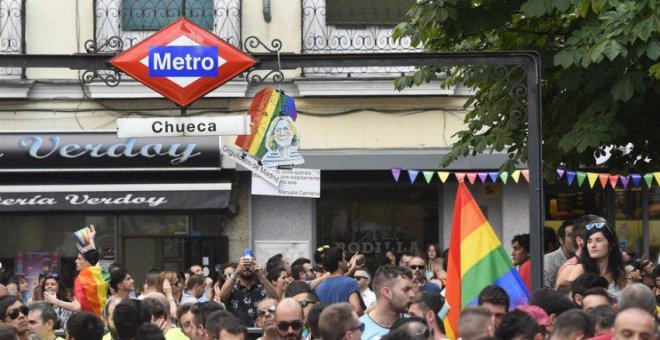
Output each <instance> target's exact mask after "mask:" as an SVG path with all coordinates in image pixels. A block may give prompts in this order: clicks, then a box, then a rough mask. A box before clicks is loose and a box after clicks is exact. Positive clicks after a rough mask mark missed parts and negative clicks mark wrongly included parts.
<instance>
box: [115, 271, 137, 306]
mask: <svg viewBox="0 0 660 340" xmlns="http://www.w3.org/2000/svg"><path fill="white" fill-rule="evenodd" d="M110 288H112V290H113V291H114V292H115V294H114V295H115V296H117V297H119V298H120V299H122V300H123V299H128V298H129V294H130V293H131V292H132V291H133V290H134V289H135V280H133V277H131V274H130V273H129V272H128V270H126V269H124V268H120V269H117V270H114V271H112V272H111V273H110Z"/></svg>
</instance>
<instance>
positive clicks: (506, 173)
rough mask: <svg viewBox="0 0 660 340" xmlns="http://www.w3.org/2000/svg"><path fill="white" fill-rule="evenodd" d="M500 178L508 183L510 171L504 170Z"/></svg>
mask: <svg viewBox="0 0 660 340" xmlns="http://www.w3.org/2000/svg"><path fill="white" fill-rule="evenodd" d="M500 179H501V180H502V183H504V184H506V181H507V180H508V179H509V173H508V172H506V171H502V173H501V174H500Z"/></svg>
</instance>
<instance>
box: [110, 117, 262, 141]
mask: <svg viewBox="0 0 660 340" xmlns="http://www.w3.org/2000/svg"><path fill="white" fill-rule="evenodd" d="M249 133H250V116H248V115H242V116H223V117H162V118H119V119H117V137H119V138H129V137H166V136H167V137H185V136H229V135H244V134H249Z"/></svg>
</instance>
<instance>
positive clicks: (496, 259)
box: [444, 181, 529, 339]
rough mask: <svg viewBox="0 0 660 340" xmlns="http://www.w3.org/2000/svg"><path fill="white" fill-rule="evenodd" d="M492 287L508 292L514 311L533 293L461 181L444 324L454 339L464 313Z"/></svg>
mask: <svg viewBox="0 0 660 340" xmlns="http://www.w3.org/2000/svg"><path fill="white" fill-rule="evenodd" d="M491 284H496V285H498V286H500V287H502V288H504V290H506V292H507V293H508V294H509V299H510V301H511V303H510V309H513V308H515V307H516V306H518V305H520V304H526V303H527V301H528V300H529V291H528V290H527V287H526V286H525V284H524V283H523V281H522V279H521V278H520V275H518V271H517V270H516V269H515V268H514V267H513V264H512V263H511V259H510V258H509V255H508V254H507V253H506V251H504V247H502V243H501V242H500V240H499V239H498V238H497V235H496V234H495V231H494V230H493V227H492V226H491V225H490V223H489V222H488V220H487V219H486V217H485V216H484V214H483V212H481V209H479V205H477V201H476V200H475V199H474V197H473V196H472V194H471V193H470V190H469V189H468V188H467V186H466V185H465V182H463V181H461V182H460V183H459V184H458V191H457V192H456V203H455V204H454V219H453V222H452V226H451V239H450V243H449V260H448V264H447V288H446V291H445V301H446V303H447V304H448V305H449V314H447V318H445V320H444V324H445V331H446V333H447V336H448V337H449V338H450V339H456V338H458V337H459V336H460V335H459V334H457V333H458V317H459V315H460V314H461V311H462V310H463V309H464V308H465V307H467V306H472V305H476V304H477V298H478V296H479V293H480V292H481V290H482V289H484V288H485V287H486V286H489V285H491Z"/></svg>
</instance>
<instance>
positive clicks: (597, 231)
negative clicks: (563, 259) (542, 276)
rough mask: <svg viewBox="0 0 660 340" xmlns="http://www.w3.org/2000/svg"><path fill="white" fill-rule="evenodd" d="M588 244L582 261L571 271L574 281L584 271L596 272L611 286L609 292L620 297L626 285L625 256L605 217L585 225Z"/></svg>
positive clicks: (582, 254)
mask: <svg viewBox="0 0 660 340" xmlns="http://www.w3.org/2000/svg"><path fill="white" fill-rule="evenodd" d="M585 228H586V229H587V233H586V235H585V239H586V245H585V247H584V250H583V251H582V253H581V254H580V263H579V264H578V265H577V266H576V267H575V268H574V269H573V270H572V271H571V273H570V277H569V281H570V282H572V281H574V280H575V279H576V278H578V277H579V276H580V275H582V274H583V273H594V274H597V275H600V276H602V277H604V278H605V279H606V280H607V282H608V283H609V286H608V288H607V292H608V293H609V294H610V295H612V296H614V297H618V295H619V293H620V292H621V289H622V288H623V287H624V285H625V269H624V265H623V256H622V255H621V249H619V240H618V238H617V237H616V233H615V232H614V230H613V229H612V228H611V227H610V226H609V225H608V223H607V221H605V220H604V219H603V220H601V221H597V222H592V223H589V224H587V225H586V226H585Z"/></svg>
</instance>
